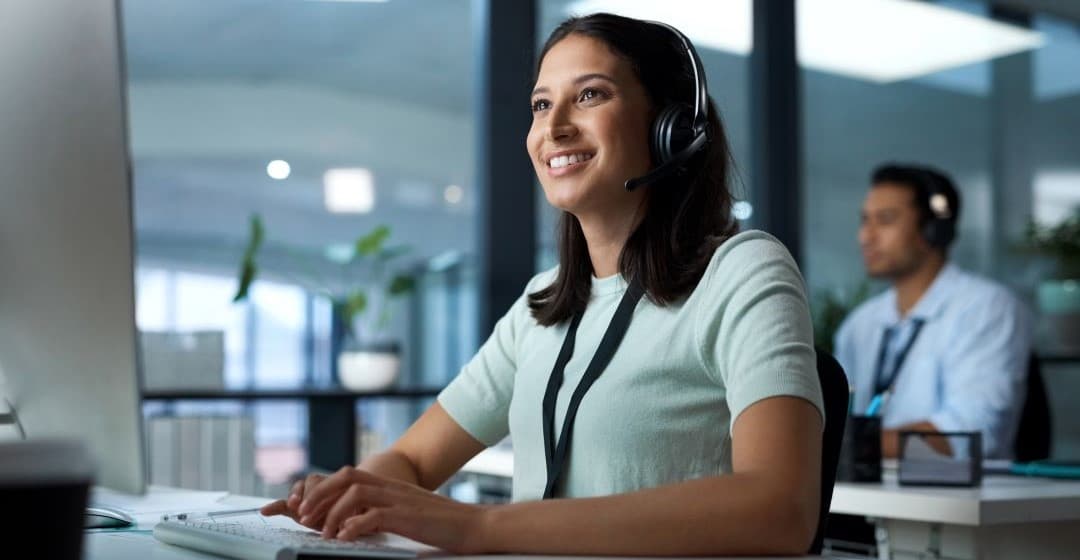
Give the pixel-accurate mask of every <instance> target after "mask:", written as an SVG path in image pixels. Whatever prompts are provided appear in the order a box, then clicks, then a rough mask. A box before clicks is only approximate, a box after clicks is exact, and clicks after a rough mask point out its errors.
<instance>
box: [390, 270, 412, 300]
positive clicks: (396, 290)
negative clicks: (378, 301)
mask: <svg viewBox="0 0 1080 560" xmlns="http://www.w3.org/2000/svg"><path fill="white" fill-rule="evenodd" d="M415 286H416V282H415V281H414V280H413V277H412V276H408V275H406V274H398V275H397V276H395V277H394V279H393V280H391V281H390V286H389V287H388V288H387V290H386V291H387V292H389V293H390V295H392V296H400V295H402V294H407V293H409V292H411V291H412V290H413V288H414V287H415Z"/></svg>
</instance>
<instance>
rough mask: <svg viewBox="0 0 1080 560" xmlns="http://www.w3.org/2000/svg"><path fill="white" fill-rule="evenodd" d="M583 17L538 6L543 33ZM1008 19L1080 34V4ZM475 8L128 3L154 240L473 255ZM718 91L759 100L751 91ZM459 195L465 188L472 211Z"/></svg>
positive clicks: (439, 2) (558, 2) (1034, 2)
mask: <svg viewBox="0 0 1080 560" xmlns="http://www.w3.org/2000/svg"><path fill="white" fill-rule="evenodd" d="M569 1H570V0H543V1H541V2H540V3H539V4H540V5H541V8H542V9H541V14H542V16H543V18H545V19H543V20H542V21H541V22H540V28H541V32H545V31H546V30H549V29H551V28H552V27H553V26H554V25H555V23H556V22H557V20H559V19H561V18H562V17H563V14H564V7H565V5H566V4H568V3H569ZM1009 3H1010V4H1028V5H1031V6H1034V7H1038V8H1045V9H1047V10H1048V11H1050V13H1055V14H1057V15H1066V16H1067V15H1072V16H1074V17H1076V19H1077V20H1080V13H1076V12H1080V3H1074V2H1060V3H1058V4H1059V5H1053V6H1051V4H1055V3H1054V2H1053V0H1012V1H1010V2H1009ZM471 4H472V2H471V1H470V0H390V1H388V2H382V3H360V2H342V1H336V2H330V1H308V0H122V4H121V5H122V12H123V26H124V29H125V43H126V44H125V50H126V53H127V72H128V77H129V80H130V87H129V108H130V127H131V130H132V145H133V153H134V155H135V162H136V163H135V166H136V169H135V175H136V221H137V224H138V227H139V229H140V235H142V237H143V239H145V240H154V243H157V244H158V246H159V247H160V248H162V251H163V252H164V251H165V249H164V248H165V247H168V248H170V249H169V251H173V252H174V253H177V254H179V253H182V250H181V249H182V247H183V245H184V242H185V240H189V241H190V242H191V243H193V244H203V245H205V242H206V240H207V239H223V240H226V241H229V240H232V241H237V240H239V239H241V238H242V237H243V234H244V227H243V224H244V223H246V217H247V215H248V214H250V212H252V211H260V212H263V213H264V214H267V215H269V216H271V217H273V218H274V223H275V224H280V225H276V226H275V229H274V230H273V231H274V232H280V233H283V234H286V235H287V236H288V237H289V238H290V239H293V240H296V241H298V242H301V243H308V244H321V243H325V242H327V241H328V240H331V239H338V240H344V239H347V238H349V237H350V236H353V235H355V234H356V233H357V232H359V231H363V230H365V229H366V228H368V227H370V226H372V225H374V224H375V223H377V222H389V223H393V224H397V225H398V227H397V230H396V233H395V236H400V237H401V238H403V239H402V240H403V241H406V242H410V243H411V244H413V245H416V246H420V247H428V248H430V252H431V253H433V254H437V253H439V252H442V251H445V250H454V249H464V250H467V251H468V250H471V249H473V248H474V247H475V237H474V234H473V226H474V223H475V220H473V219H472V216H473V212H474V209H475V197H474V193H472V192H471V191H470V185H471V181H472V176H471V173H472V167H473V159H474V152H473V146H472V137H473V129H472V122H473V119H472V106H471V95H472V92H471V88H472V84H473V80H472V76H473V64H474V55H473V47H472V33H471V32H470V28H471V25H472V15H471V13H472V10H471ZM703 57H705V58H706V59H707V60H706V62H707V63H709V62H710V60H712V61H728V62H727V64H728V66H731V65H732V64H736V63H733V62H731V61H733V60H735V59H734V57H733V56H731V55H724V54H721V53H718V52H704V53H703ZM712 71H713V70H712V69H710V72H712ZM710 85H712V86H714V87H715V89H716V90H717V91H722V88H725V87H726V88H728V90H730V91H737V92H738V93H726V92H724V93H723V94H724V95H725V96H726V97H728V98H729V99H730V98H731V97H734V96H736V95H745V94H744V93H743V92H742V90H743V89H745V82H740V83H723V82H721V83H713V81H712V80H711V81H710ZM738 108H739V107H738V106H736V109H738ZM523 110H524V109H523ZM729 112H730V113H736V114H735V115H734V119H735V120H736V121H737V120H738V119H740V118H742V119H744V120H745V115H740V114H737V113H739V112H740V111H738V110H731V109H729ZM728 117H729V121H730V119H731V118H732V115H730V114H729V115H728ZM730 124H731V123H730V122H729V125H730ZM737 124H741V123H737ZM277 158H282V159H287V160H288V161H289V162H290V163H291V164H292V166H293V175H292V176H291V177H290V178H289V179H288V180H286V181H281V182H275V181H272V180H270V179H269V178H268V177H267V176H266V173H265V170H264V169H265V165H266V162H268V161H270V160H271V159H277ZM332 166H362V167H369V168H371V169H372V170H373V171H374V172H375V174H376V180H377V191H378V193H379V195H378V201H379V202H378V203H377V207H376V212H374V213H373V214H371V215H362V216H340V215H339V216H333V215H329V214H328V213H327V212H326V211H325V210H324V209H323V200H322V196H323V193H322V185H321V174H322V172H323V171H324V170H325V169H326V168H327V167H332ZM451 184H453V185H460V186H462V187H464V188H465V197H464V200H463V201H462V202H461V203H459V204H457V205H451V204H448V203H447V202H446V201H445V200H444V197H443V193H444V189H445V188H446V187H447V186H448V185H451ZM500 187H501V188H534V186H533V185H508V186H500ZM433 233H434V234H436V235H433ZM177 248H181V249H177ZM170 254H173V253H170Z"/></svg>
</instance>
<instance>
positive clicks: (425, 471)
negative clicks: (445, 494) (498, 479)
mask: <svg viewBox="0 0 1080 560" xmlns="http://www.w3.org/2000/svg"><path fill="white" fill-rule="evenodd" d="M483 449H484V444H483V443H481V442H479V441H477V440H476V439H475V438H473V437H472V436H471V435H469V433H468V432H466V431H465V430H464V429H462V428H461V426H459V425H458V423H457V422H455V421H454V419H453V418H451V417H450V415H449V414H447V413H446V410H444V409H443V407H442V406H441V405H440V404H439V403H438V402H436V403H435V404H433V405H431V407H430V408H428V409H427V411H425V412H424V414H423V415H422V416H420V418H419V419H418V420H417V421H416V422H414V423H413V425H412V426H410V427H409V429H408V430H406V432H405V434H404V435H403V436H401V438H400V439H399V440H398V441H397V442H395V443H394V445H392V446H391V447H390V449H388V450H386V451H384V452H382V453H378V454H376V455H373V456H371V457H369V458H367V459H365V460H364V461H362V462H361V463H360V465H358V467H357V468H358V469H362V470H364V471H367V472H370V473H372V474H375V475H377V476H379V477H382V478H385V479H390V480H395V481H400V482H403V483H407V484H409V485H415V486H421V487H423V488H426V489H428V490H434V489H436V488H438V487H439V486H441V485H442V484H443V482H446V480H447V479H448V478H450V476H451V475H453V474H454V473H455V472H457V471H458V469H460V468H461V467H462V465H464V464H465V463H466V462H467V461H468V460H469V459H471V458H472V457H473V456H475V455H476V454H477V453H479V452H480V451H482V450H483ZM325 479H326V477H325V476H324V475H321V474H313V475H309V476H308V477H307V478H306V479H304V480H299V481H297V482H296V484H294V485H293V487H292V489H291V490H290V491H289V495H288V496H287V497H286V498H285V499H283V500H277V501H274V502H271V503H269V504H267V505H265V506H263V508H262V509H261V510H260V511H261V513H262V514H263V515H287V516H289V517H291V518H293V519H294V520H296V521H297V522H300V523H302V524H304V525H307V526H308V527H311V528H313V529H321V528H322V524H323V517H324V515H323V514H322V513H320V514H318V515H315V516H311V517H308V518H304V517H303V516H301V515H300V504H301V502H303V501H304V499H305V498H306V497H307V496H308V495H309V494H310V493H311V492H312V491H313V490H314V489H315V488H316V487H317V486H319V485H320V484H322V482H323V481H324V480H325ZM337 496H340V493H339V494H336V495H335V499H336V497H337ZM358 511H359V510H358Z"/></svg>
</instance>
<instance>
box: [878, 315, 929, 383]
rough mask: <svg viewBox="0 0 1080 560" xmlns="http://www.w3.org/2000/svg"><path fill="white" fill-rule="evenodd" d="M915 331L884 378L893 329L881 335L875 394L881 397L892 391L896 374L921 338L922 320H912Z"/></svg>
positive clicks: (887, 329)
mask: <svg viewBox="0 0 1080 560" xmlns="http://www.w3.org/2000/svg"><path fill="white" fill-rule="evenodd" d="M911 322H912V323H913V325H914V327H913V329H914V330H913V331H912V332H911V338H909V339H908V341H907V344H905V345H904V347H903V348H902V349H901V350H900V353H899V354H897V355H896V359H895V360H893V367H892V369H891V370H889V372H888V375H886V376H883V375H882V374H884V373H885V371H884V370H885V354H887V353H888V350H889V341H890V340H891V339H892V335H893V328H894V327H888V328H886V329H885V332H883V333H881V349H880V350H878V359H877V369H875V370H874V394H875V395H880V394H882V393H884V392H885V391H892V387H893V384H894V383H895V382H896V374H898V373H900V367H901V366H903V365H904V360H906V359H907V355H908V351H910V350H911V347H912V345H914V344H915V339H916V338H918V337H919V331H920V330H922V326H923V323H924V322H925V321H923V320H922V319H912V320H911Z"/></svg>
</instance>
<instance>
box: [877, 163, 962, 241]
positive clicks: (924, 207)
mask: <svg viewBox="0 0 1080 560" xmlns="http://www.w3.org/2000/svg"><path fill="white" fill-rule="evenodd" d="M883 183H890V184H894V185H900V186H904V187H908V188H909V189H910V190H911V193H912V202H914V204H915V209H916V210H917V211H918V212H919V227H920V228H926V226H927V224H929V223H930V222H931V221H933V220H934V219H935V218H936V219H939V220H943V221H946V222H949V224H948V225H949V227H950V228H953V230H955V227H956V223H957V221H958V220H959V219H960V192H959V191H958V190H957V189H956V184H955V183H954V182H953V180H952V179H951V178H950V177H949V176H948V175H946V174H945V173H944V172H942V171H940V170H938V169H935V168H933V167H929V166H925V165H913V164H899V163H886V164H884V165H881V166H879V167H878V168H877V169H874V171H873V173H871V175H870V186H871V188H874V187H877V186H880V185H881V184H883ZM935 194H941V195H943V196H944V197H945V200H946V201H948V203H949V208H948V217H940V216H938V215H937V214H935V212H934V210H933V208H932V207H931V205H930V199H931V197H932V196H933V195H935ZM951 242H952V239H951V237H950V239H949V242H948V243H951ZM948 243H947V244H946V246H945V247H942V249H947V248H948Z"/></svg>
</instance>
